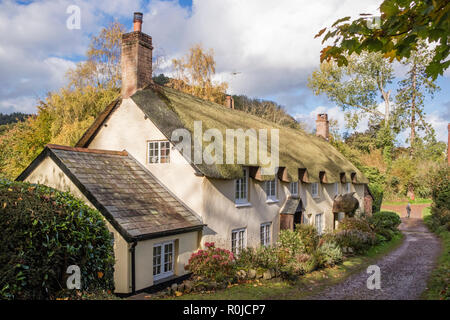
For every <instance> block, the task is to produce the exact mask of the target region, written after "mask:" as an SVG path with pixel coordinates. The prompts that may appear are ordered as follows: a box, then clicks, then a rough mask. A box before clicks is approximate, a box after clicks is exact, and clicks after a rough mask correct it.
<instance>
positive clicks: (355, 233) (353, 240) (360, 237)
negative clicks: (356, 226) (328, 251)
mask: <svg viewBox="0 0 450 320" xmlns="http://www.w3.org/2000/svg"><path fill="white" fill-rule="evenodd" d="M334 239H335V241H336V244H337V245H339V246H340V247H341V248H342V249H343V250H344V252H345V251H346V250H348V248H351V249H353V250H354V251H355V252H356V253H362V252H364V251H366V250H368V249H369V248H370V247H371V246H373V245H374V244H375V235H374V234H373V233H369V232H364V231H360V230H341V231H338V232H337V233H336V234H335V237H334Z"/></svg>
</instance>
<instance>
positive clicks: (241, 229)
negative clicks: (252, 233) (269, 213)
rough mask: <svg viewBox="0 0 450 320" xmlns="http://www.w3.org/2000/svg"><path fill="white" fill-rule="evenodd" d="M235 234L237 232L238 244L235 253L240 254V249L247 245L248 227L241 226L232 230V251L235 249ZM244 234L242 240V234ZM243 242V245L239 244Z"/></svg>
mask: <svg viewBox="0 0 450 320" xmlns="http://www.w3.org/2000/svg"><path fill="white" fill-rule="evenodd" d="M233 234H236V235H237V236H236V245H235V249H236V250H235V252H233V253H234V254H239V251H240V250H241V249H244V248H246V247H247V228H239V229H234V230H231V251H233ZM241 235H242V241H241V237H240V236H241ZM240 242H242V247H240V246H239V243H240Z"/></svg>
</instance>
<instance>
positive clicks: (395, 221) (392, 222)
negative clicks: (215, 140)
mask: <svg viewBox="0 0 450 320" xmlns="http://www.w3.org/2000/svg"><path fill="white" fill-rule="evenodd" d="M368 221H369V224H370V227H371V228H372V230H373V231H374V232H375V233H376V234H377V235H380V236H382V237H384V238H385V239H386V240H391V239H392V238H393V237H394V235H395V234H396V233H397V232H398V226H399V225H400V223H401V222H402V221H401V220H400V217H399V216H398V214H396V213H395V212H391V211H381V212H376V213H374V214H373V215H372V217H370V218H369V219H368ZM378 240H379V241H382V240H383V239H382V238H380V237H378Z"/></svg>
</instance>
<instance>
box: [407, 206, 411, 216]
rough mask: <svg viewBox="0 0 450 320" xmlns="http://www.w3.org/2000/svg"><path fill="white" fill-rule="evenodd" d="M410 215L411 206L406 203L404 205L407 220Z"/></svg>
mask: <svg viewBox="0 0 450 320" xmlns="http://www.w3.org/2000/svg"><path fill="white" fill-rule="evenodd" d="M410 215H411V204H410V203H409V202H408V204H407V205H406V216H407V217H408V218H409V216H410Z"/></svg>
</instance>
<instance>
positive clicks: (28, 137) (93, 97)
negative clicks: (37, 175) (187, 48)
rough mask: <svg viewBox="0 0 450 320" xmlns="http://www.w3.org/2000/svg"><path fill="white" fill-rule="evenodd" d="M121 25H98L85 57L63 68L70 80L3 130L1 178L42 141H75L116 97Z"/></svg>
mask: <svg viewBox="0 0 450 320" xmlns="http://www.w3.org/2000/svg"><path fill="white" fill-rule="evenodd" d="M121 30H122V29H121V26H120V25H119V24H117V23H113V24H111V25H110V26H109V27H108V28H104V29H102V31H101V32H100V34H99V35H98V36H94V37H93V39H92V42H91V45H90V47H89V50H88V52H87V53H86V55H87V57H88V59H87V61H85V62H82V63H79V64H78V65H77V66H76V68H75V69H74V70H69V72H68V73H67V77H68V79H69V81H70V82H69V84H68V85H67V86H66V87H63V88H61V89H60V90H59V91H57V92H50V93H48V94H47V96H46V97H45V99H43V100H41V101H39V102H38V112H37V115H33V116H31V117H29V118H28V119H27V120H26V121H24V122H18V123H15V124H14V125H11V127H8V129H7V130H6V131H4V132H2V134H1V136H0V150H2V152H1V154H0V176H1V177H7V178H15V177H16V176H17V175H18V174H19V173H20V172H21V171H22V170H23V169H25V168H26V167H27V166H28V165H29V164H30V162H31V161H32V160H33V159H34V158H35V157H36V156H37V155H38V154H39V153H40V152H41V151H42V149H43V148H44V146H45V145H46V144H47V143H58V144H65V145H74V144H75V143H76V142H77V141H78V139H79V138H80V137H81V135H82V134H83V133H84V132H85V131H86V129H87V128H88V127H89V126H90V125H91V124H92V122H93V121H94V119H95V118H96V117H97V115H98V114H99V113H100V112H101V111H102V110H103V109H104V108H105V107H106V106H107V105H108V104H110V103H111V102H112V101H114V99H116V98H117V97H118V96H119V93H120V92H119V87H120V82H119V81H120V72H119V70H120V64H119V62H120V46H119V43H120V39H121V32H122V31H121ZM117 50H119V51H117ZM118 57H119V58H118Z"/></svg>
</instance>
